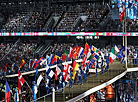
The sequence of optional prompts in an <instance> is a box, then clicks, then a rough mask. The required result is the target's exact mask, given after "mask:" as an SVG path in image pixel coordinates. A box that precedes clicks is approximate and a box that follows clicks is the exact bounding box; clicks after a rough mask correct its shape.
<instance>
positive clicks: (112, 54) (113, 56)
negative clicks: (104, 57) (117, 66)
mask: <svg viewBox="0 0 138 102" xmlns="http://www.w3.org/2000/svg"><path fill="white" fill-rule="evenodd" d="M109 59H110V62H111V64H112V63H113V61H114V60H115V59H116V54H115V49H114V48H113V47H112V49H111V53H110V57H109Z"/></svg>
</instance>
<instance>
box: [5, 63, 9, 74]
mask: <svg viewBox="0 0 138 102" xmlns="http://www.w3.org/2000/svg"><path fill="white" fill-rule="evenodd" d="M7 68H9V65H8V64H7V63H5V72H6V73H7Z"/></svg>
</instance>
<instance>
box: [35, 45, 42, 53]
mask: <svg viewBox="0 0 138 102" xmlns="http://www.w3.org/2000/svg"><path fill="white" fill-rule="evenodd" d="M42 45H43V44H41V45H39V47H38V48H37V49H36V50H35V53H37V52H38V51H39V49H40V48H41V47H42Z"/></svg>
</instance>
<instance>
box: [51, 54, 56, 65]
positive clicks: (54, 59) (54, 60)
mask: <svg viewBox="0 0 138 102" xmlns="http://www.w3.org/2000/svg"><path fill="white" fill-rule="evenodd" d="M54 62H57V58H56V56H54V58H53V60H52V62H51V64H54Z"/></svg>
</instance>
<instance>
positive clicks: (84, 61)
mask: <svg viewBox="0 0 138 102" xmlns="http://www.w3.org/2000/svg"><path fill="white" fill-rule="evenodd" d="M86 60H87V57H85V58H84V60H83V61H82V64H83V66H84V67H86V64H85V63H86Z"/></svg>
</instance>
